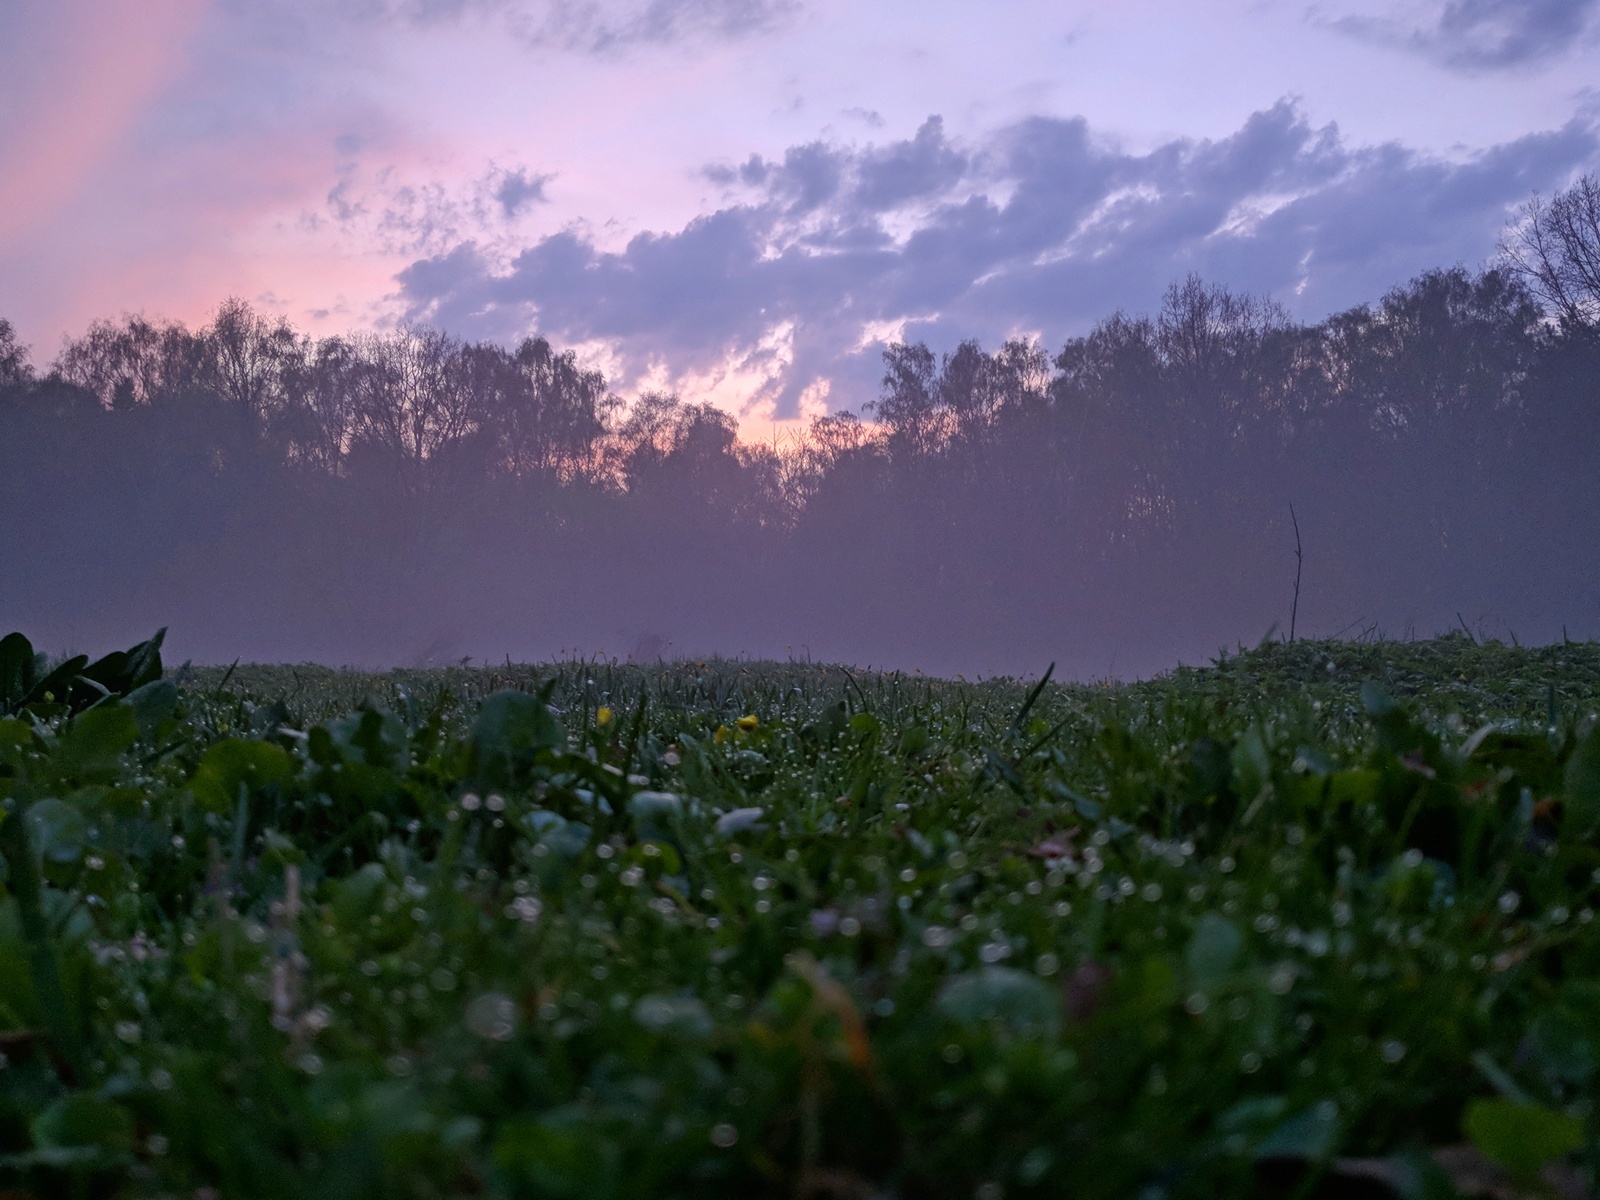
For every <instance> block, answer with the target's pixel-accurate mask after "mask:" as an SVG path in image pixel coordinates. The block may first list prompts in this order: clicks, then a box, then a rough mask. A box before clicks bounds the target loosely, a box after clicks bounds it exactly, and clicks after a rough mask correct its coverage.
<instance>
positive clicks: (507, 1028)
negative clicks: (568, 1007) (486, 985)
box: [467, 992, 554, 1042]
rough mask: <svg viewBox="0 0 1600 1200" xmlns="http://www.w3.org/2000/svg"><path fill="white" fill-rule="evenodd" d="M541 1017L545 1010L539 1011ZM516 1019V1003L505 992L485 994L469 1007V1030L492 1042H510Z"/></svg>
mask: <svg viewBox="0 0 1600 1200" xmlns="http://www.w3.org/2000/svg"><path fill="white" fill-rule="evenodd" d="M549 1007H554V1006H553V1005H552V1006H549ZM539 1015H540V1016H544V1010H543V1009H540V1010H539ZM516 1019H517V1006H516V1003H515V1002H514V1001H513V1000H512V999H511V997H510V996H508V995H506V994H505V993H504V992H485V993H484V994H483V995H481V996H478V997H476V998H475V999H474V1000H473V1001H472V1003H471V1004H469V1005H467V1028H468V1029H470V1030H472V1032H473V1033H475V1034H477V1035H478V1036H479V1037H481V1038H487V1039H488V1040H490V1041H494V1042H504V1041H509V1040H510V1038H511V1035H512V1033H514V1032H515V1029H516Z"/></svg>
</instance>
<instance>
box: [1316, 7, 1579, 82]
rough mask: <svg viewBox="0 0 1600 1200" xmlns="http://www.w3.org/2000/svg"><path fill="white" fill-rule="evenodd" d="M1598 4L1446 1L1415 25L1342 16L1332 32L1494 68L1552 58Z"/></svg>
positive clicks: (1446, 61)
mask: <svg viewBox="0 0 1600 1200" xmlns="http://www.w3.org/2000/svg"><path fill="white" fill-rule="evenodd" d="M1596 5H1597V0H1449V3H1447V4H1445V5H1444V7H1443V9H1442V10H1441V11H1440V12H1439V15H1438V18H1437V20H1435V21H1433V22H1431V23H1430V24H1428V25H1425V26H1422V27H1417V26H1414V25H1408V24H1406V23H1404V22H1402V21H1398V20H1394V19H1391V18H1382V17H1342V18H1339V19H1337V20H1334V21H1332V22H1331V24H1332V25H1333V27H1334V28H1336V29H1340V30H1343V31H1344V32H1346V33H1351V34H1354V35H1356V36H1358V37H1361V38H1363V39H1365V40H1367V41H1373V42H1378V43H1381V44H1385V45H1393V46H1401V47H1404V48H1406V49H1410V50H1415V51H1418V52H1420V53H1422V54H1425V55H1426V56H1427V57H1429V58H1431V59H1433V60H1434V61H1435V62H1438V63H1441V64H1442V65H1444V66H1447V67H1452V68H1456V69H1461V70H1493V69H1496V68H1502V67H1515V66H1522V65H1524V64H1529V63H1535V62H1539V61H1541V60H1544V59H1548V58H1552V57H1554V56H1555V55H1557V54H1559V53H1561V52H1562V51H1563V50H1566V49H1567V48H1568V47H1569V46H1571V45H1572V44H1573V43H1574V42H1576V41H1578V40H1579V38H1581V37H1582V36H1583V35H1584V34H1585V33H1586V32H1587V30H1588V29H1589V26H1590V22H1591V19H1592V18H1593V17H1594V14H1595V11H1596Z"/></svg>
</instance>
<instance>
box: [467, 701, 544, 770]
mask: <svg viewBox="0 0 1600 1200" xmlns="http://www.w3.org/2000/svg"><path fill="white" fill-rule="evenodd" d="M566 744H567V731H566V729H565V728H563V726H562V724H561V722H560V721H558V720H557V719H556V715H555V714H554V713H553V712H551V711H550V708H549V706H548V705H546V704H545V702H544V701H543V700H541V699H540V698H539V697H537V696H530V695H529V694H528V693H527V692H512V691H506V692H496V693H495V694H494V695H492V696H490V697H489V698H488V699H487V700H485V701H484V702H483V705H482V707H480V708H479V709H478V716H477V718H476V719H475V720H474V721H473V722H472V754H473V759H474V762H475V764H476V766H477V770H478V774H479V775H480V776H481V777H482V778H483V779H484V781H485V782H489V783H502V784H509V783H511V782H513V781H514V780H515V779H516V777H517V776H518V775H519V774H520V773H521V772H522V771H524V770H525V769H526V768H527V767H528V766H529V765H531V764H532V762H533V760H534V757H535V756H536V755H537V754H538V753H539V751H541V750H562V749H565V748H566Z"/></svg>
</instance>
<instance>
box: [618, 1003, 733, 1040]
mask: <svg viewBox="0 0 1600 1200" xmlns="http://www.w3.org/2000/svg"><path fill="white" fill-rule="evenodd" d="M633 1019H634V1020H635V1021H637V1022H638V1023H639V1024H641V1025H643V1026H644V1027H645V1028H646V1029H648V1030H650V1031H651V1032H652V1033H661V1034H667V1035H670V1036H672V1037H680V1038H687V1039H690V1040H698V1039H700V1038H706V1037H710V1036H711V1031H712V1029H714V1028H715V1024H714V1023H713V1022H712V1020H711V1014H710V1013H709V1012H707V1011H706V1006H705V1005H704V1004H702V1003H701V1002H700V1001H699V1000H698V999H697V998H695V997H694V996H645V997H642V998H641V999H640V1000H639V1002H638V1003H637V1004H635V1005H634V1006H633Z"/></svg>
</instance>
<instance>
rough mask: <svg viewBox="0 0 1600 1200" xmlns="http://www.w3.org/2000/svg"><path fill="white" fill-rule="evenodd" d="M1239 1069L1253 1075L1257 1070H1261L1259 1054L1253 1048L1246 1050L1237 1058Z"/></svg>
mask: <svg viewBox="0 0 1600 1200" xmlns="http://www.w3.org/2000/svg"><path fill="white" fill-rule="evenodd" d="M1239 1070H1241V1071H1243V1072H1244V1073H1245V1074H1246V1075H1254V1074H1255V1073H1256V1072H1257V1071H1259V1070H1261V1055H1259V1054H1257V1053H1256V1052H1255V1051H1254V1050H1246V1051H1245V1052H1244V1055H1243V1056H1242V1057H1241V1058H1240V1059H1239Z"/></svg>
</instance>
